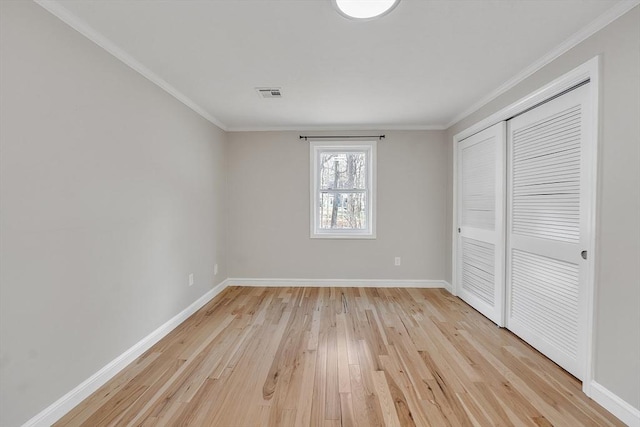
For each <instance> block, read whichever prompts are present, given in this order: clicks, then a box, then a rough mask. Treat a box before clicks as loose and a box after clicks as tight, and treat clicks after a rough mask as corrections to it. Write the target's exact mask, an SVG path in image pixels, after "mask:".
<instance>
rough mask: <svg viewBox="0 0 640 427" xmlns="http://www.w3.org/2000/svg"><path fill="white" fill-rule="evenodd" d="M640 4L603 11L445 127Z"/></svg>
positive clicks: (633, 1) (632, 0) (630, 0)
mask: <svg viewBox="0 0 640 427" xmlns="http://www.w3.org/2000/svg"><path fill="white" fill-rule="evenodd" d="M639 4H640V0H623V1H621V2H620V3H618V4H616V5H615V6H614V7H612V8H611V9H609V10H607V11H606V12H605V13H603V14H602V15H600V16H599V17H598V18H596V19H595V20H593V21H591V23H589V24H588V25H587V26H586V27H584V28H582V29H581V30H580V31H578V32H577V33H574V34H573V35H572V36H571V37H569V38H568V39H566V40H565V41H564V42H562V43H560V44H559V45H558V46H556V47H555V48H554V49H552V50H551V51H549V52H548V53H547V54H546V55H544V56H543V57H541V58H540V59H538V60H537V61H535V62H534V63H532V64H531V65H529V66H528V67H527V68H525V69H524V70H522V71H521V72H519V73H518V74H516V75H515V76H514V77H512V78H511V79H509V80H507V81H506V82H505V83H504V84H502V85H501V86H500V87H498V88H497V89H496V90H494V91H493V92H491V93H489V94H488V95H487V96H485V97H484V98H482V99H481V100H480V101H478V102H476V103H475V104H473V105H472V106H471V107H469V108H468V109H467V110H465V111H463V112H462V113H460V114H458V115H457V116H455V117H454V118H453V119H452V120H451V121H450V122H449V123H448V124H447V125H446V126H445V128H446V129H449V128H450V127H451V126H453V125H455V124H456V123H458V122H460V121H461V120H463V119H465V118H467V117H468V116H470V115H471V114H473V113H475V112H476V111H478V110H479V109H480V108H482V107H484V106H485V105H487V104H488V103H489V102H491V101H493V100H494V99H496V98H497V97H499V96H500V95H502V94H503V93H505V92H507V91H508V90H509V89H511V88H513V87H515V86H516V85H517V84H519V83H520V82H522V81H523V80H525V79H526V78H527V77H529V76H531V75H532V74H534V73H535V72H536V71H538V70H540V69H541V68H543V67H544V66H546V65H548V64H549V63H551V62H552V61H553V60H555V59H556V58H558V57H559V56H560V55H562V54H564V53H566V52H567V51H569V50H570V49H572V48H573V47H575V46H577V45H578V44H579V43H581V42H583V41H584V40H586V39H587V38H589V37H591V36H592V35H594V34H595V33H597V32H598V31H600V30H601V29H603V28H604V27H606V26H607V25H609V24H610V23H612V22H613V21H615V20H616V19H618V18H619V17H621V16H622V15H624V14H625V13H627V12H629V11H630V10H631V9H633V8H634V7H636V6H637V5H639Z"/></svg>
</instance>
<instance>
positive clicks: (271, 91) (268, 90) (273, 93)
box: [256, 87, 282, 98]
mask: <svg viewBox="0 0 640 427" xmlns="http://www.w3.org/2000/svg"><path fill="white" fill-rule="evenodd" d="M256 92H258V95H260V97H261V98H282V92H281V90H280V88H279V87H257V88H256Z"/></svg>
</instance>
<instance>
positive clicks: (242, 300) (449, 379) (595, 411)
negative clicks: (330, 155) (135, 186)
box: [55, 287, 623, 427]
mask: <svg viewBox="0 0 640 427" xmlns="http://www.w3.org/2000/svg"><path fill="white" fill-rule="evenodd" d="M55 425H56V426H87V427H103V426H156V427H157V426H234V427H236V426H239V427H240V426H278V427H279V426H294V427H301V426H331V427H336V426H341V427H345V426H363V427H364V426H367V427H368V426H414V425H415V426H436V427H440V426H451V427H458V426H465V427H466V426H538V427H540V426H557V427H560V426H572V427H573V426H610V427H615V426H622V425H623V424H622V423H621V422H620V421H619V420H617V419H616V418H615V417H613V416H612V415H611V414H609V413H608V412H607V411H606V410H604V409H603V408H601V407H599V406H598V405H597V404H595V403H594V402H593V401H592V400H590V399H589V398H588V397H586V396H585V395H584V394H583V393H582V391H581V385H580V382H579V381H577V380H576V379H575V378H573V377H572V376H571V375H569V374H568V373H566V372H565V371H563V370H562V369H561V368H559V367H558V366H557V365H556V364H554V363H553V362H551V361H550V360H549V359H547V358H546V357H544V356H543V355H541V354H540V353H538V352H537V351H536V350H534V349H533V348H531V347H530V346H529V345H528V344H526V343H524V342H523V341H521V340H520V339H519V338H518V337H516V336H515V335H513V334H511V333H510V332H509V331H507V330H504V329H500V328H498V327H496V326H495V325H494V324H493V323H492V322H490V321H489V320H488V319H486V318H485V317H483V316H482V315H480V314H479V313H478V312H476V311H475V310H473V309H472V308H471V307H469V306H468V305H467V304H465V303H464V302H463V301H461V300H460V299H458V298H456V297H454V296H452V295H451V294H449V293H448V292H446V291H444V290H439V289H394V288H385V289H376V288H338V287H334V288H243V287H230V288H227V289H226V290H225V291H224V292H222V293H221V294H220V295H218V296H217V297H216V298H215V299H213V300H212V301H210V302H209V303H208V304H207V305H206V306H205V307H203V308H202V309H201V310H199V311H198V312H197V313H195V314H194V315H193V316H191V317H190V318H189V319H187V320H186V321H185V322H183V323H182V324H181V325H179V326H178V327H177V328H176V329H175V330H174V331H172V332H171V333H170V334H168V335H167V336H166V337H165V338H164V339H162V340H161V341H160V342H158V343H157V344H156V345H154V346H153V347H152V348H151V349H149V350H148V351H146V352H145V353H144V354H143V355H142V356H141V357H140V358H138V359H137V360H136V361H134V362H133V363H132V364H131V365H130V366H128V367H127V368H125V369H124V370H123V371H122V372H120V373H119V374H118V375H116V376H115V377H114V378H113V379H112V380H111V381H109V382H108V383H107V384H105V385H104V386H102V387H101V388H100V389H99V390H98V391H96V392H95V393H94V394H93V395H91V396H90V397H88V398H87V399H86V400H85V401H84V402H82V403H80V404H79V405H78V406H77V407H76V408H74V409H73V410H72V411H70V412H69V413H68V414H66V415H65V416H64V417H62V418H61V419H60V420H59V421H58V422H57V423H56V424H55Z"/></svg>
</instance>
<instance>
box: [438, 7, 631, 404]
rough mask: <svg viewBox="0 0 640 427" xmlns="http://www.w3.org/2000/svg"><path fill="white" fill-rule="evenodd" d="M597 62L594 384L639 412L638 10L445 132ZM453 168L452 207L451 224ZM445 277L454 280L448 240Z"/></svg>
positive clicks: (449, 133) (457, 129)
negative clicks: (599, 58)
mask: <svg viewBox="0 0 640 427" xmlns="http://www.w3.org/2000/svg"><path fill="white" fill-rule="evenodd" d="M596 55H602V63H603V66H602V91H601V110H600V111H601V118H602V121H601V134H600V143H601V145H600V153H599V163H600V164H599V178H600V186H599V188H598V198H599V212H598V229H597V233H598V234H597V240H598V241H597V256H598V258H597V261H596V268H597V277H596V287H597V296H596V306H597V307H596V335H597V338H596V355H595V357H596V359H595V380H596V381H597V382H599V383H600V384H602V385H603V386H605V387H606V388H608V389H609V390H610V391H612V392H614V393H615V394H617V395H618V396H620V397H621V398H623V399H624V400H625V401H627V402H629V403H630V404H631V405H633V406H635V407H636V408H640V310H639V307H640V119H639V118H640V7H636V8H634V9H633V10H631V11H630V12H629V13H627V14H625V15H624V16H622V17H621V18H619V19H618V20H616V21H615V22H614V23H612V24H611V25H609V26H607V27H606V28H604V29H603V30H601V31H599V32H598V33H596V34H595V35H593V36H592V37H590V38H588V39H587V40H585V41H584V42H582V43H580V44H579V45H578V46H576V47H574V48H573V49H571V50H570V51H568V52H567V53H565V54H564V55H562V56H560V57H559V58H558V59H556V60H555V61H553V62H552V63H550V64H549V65H547V66H546V67H544V68H542V69H541V70H540V71H538V72H536V73H535V74H533V75H532V76H531V77H529V78H527V79H526V80H524V81H523V82H522V83H520V84H518V85H517V86H516V87H514V88H513V89H511V90H509V91H508V92H506V93H505V94H503V95H502V96H500V97H498V98H497V99H495V100H494V101H492V102H491V103H489V104H488V105H486V106H485V107H483V108H482V109H480V110H479V111H477V112H475V113H474V114H472V115H471V116H470V117H467V118H465V119H464V120H462V121H461V122H459V123H457V124H456V125H454V126H453V127H452V128H450V129H448V130H447V136H446V138H447V140H448V141H449V145H448V151H447V157H448V164H450V165H452V164H453V151H452V144H451V141H452V138H453V136H454V135H455V134H457V133H458V132H460V131H462V130H464V129H466V128H468V127H469V126H471V125H473V124H474V123H476V122H478V121H480V120H481V119H483V118H485V117H487V116H489V115H491V114H492V113H494V112H496V111H498V110H500V109H501V108H503V107H505V106H507V105H509V104H511V103H513V102H515V101H516V100H518V99H520V98H522V97H524V96H526V95H527V94H529V93H531V92H533V91H534V90H536V89H538V88H539V87H541V86H544V85H545V84H547V83H549V82H551V81H552V80H554V79H555V78H557V77H559V76H561V75H562V74H564V73H566V72H568V71H570V70H572V69H573V68H575V67H577V66H578V65H580V64H582V63H584V62H586V61H587V60H589V59H591V58H593V57H594V56H596ZM452 173H453V171H452V169H450V170H449V176H448V190H447V195H448V196H449V198H448V201H447V206H448V212H447V220H448V227H447V228H448V233H449V235H450V233H451V227H452V226H451V217H452V213H451V211H452V204H451V194H452V181H453V176H452ZM447 244H448V245H449V247H448V250H447V254H449V256H448V257H447V267H446V271H447V278H448V279H450V278H451V256H450V254H451V248H450V244H451V241H450V240H448V241H447Z"/></svg>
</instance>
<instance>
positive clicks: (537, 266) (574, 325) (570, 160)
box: [507, 85, 591, 379]
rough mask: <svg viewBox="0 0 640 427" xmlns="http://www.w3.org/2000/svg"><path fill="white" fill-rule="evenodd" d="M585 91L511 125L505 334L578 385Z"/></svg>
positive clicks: (581, 347) (583, 301) (584, 199)
mask: <svg viewBox="0 0 640 427" xmlns="http://www.w3.org/2000/svg"><path fill="white" fill-rule="evenodd" d="M587 96H588V85H583V86H581V87H579V88H577V89H574V90H572V91H570V92H568V93H566V94H564V95H562V96H560V97H558V98H556V99H554V100H551V101H549V102H547V103H545V104H543V105H541V106H538V107H536V108H535V109H533V110H531V111H528V112H526V113H524V114H522V115H520V116H517V117H515V118H514V119H512V120H510V121H509V123H508V135H509V136H508V153H509V161H508V163H509V174H508V176H509V178H508V183H509V184H508V214H507V218H508V219H507V226H508V232H507V242H508V244H507V327H508V328H509V329H510V330H512V331H513V332H514V333H516V334H517V335H519V336H520V337H521V338H523V339H524V340H525V341H527V342H528V343H530V344H531V345H533V346H534V347H536V348H537V349H538V350H540V351H541V352H542V353H544V354H545V355H547V356H548V357H549V358H550V359H552V360H553V361H555V362H556V363H558V364H559V365H560V366H562V367H563V368H565V369H566V370H567V371H569V372H570V373H572V374H573V375H575V376H576V377H578V378H580V379H581V378H582V376H583V374H584V372H583V371H584V357H585V355H584V347H585V346H584V340H585V339H586V328H585V324H586V293H585V283H586V282H585V280H586V262H585V261H584V260H583V259H582V257H581V251H582V250H583V249H585V248H586V247H587V237H588V236H587V235H586V233H587V227H586V224H587V223H586V221H587V218H586V216H587V215H586V212H587V208H588V206H589V203H590V201H589V197H590V194H589V191H588V190H589V186H588V185H585V184H586V182H588V181H586V178H587V177H586V173H587V172H588V170H587V168H586V166H587V164H588V163H587V161H588V159H587V156H588V155H589V152H588V150H587V148H588V144H589V140H588V136H589V135H590V133H589V132H588V130H589V129H588V126H590V125H591V124H590V123H589V121H588V120H585V117H590V116H589V114H588V108H589V104H588V102H587V101H588V98H587Z"/></svg>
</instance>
